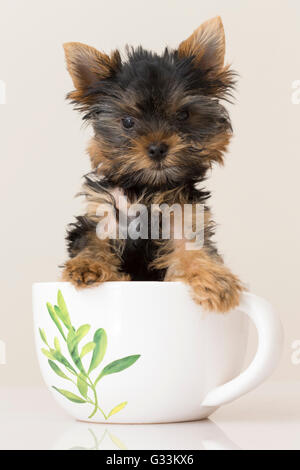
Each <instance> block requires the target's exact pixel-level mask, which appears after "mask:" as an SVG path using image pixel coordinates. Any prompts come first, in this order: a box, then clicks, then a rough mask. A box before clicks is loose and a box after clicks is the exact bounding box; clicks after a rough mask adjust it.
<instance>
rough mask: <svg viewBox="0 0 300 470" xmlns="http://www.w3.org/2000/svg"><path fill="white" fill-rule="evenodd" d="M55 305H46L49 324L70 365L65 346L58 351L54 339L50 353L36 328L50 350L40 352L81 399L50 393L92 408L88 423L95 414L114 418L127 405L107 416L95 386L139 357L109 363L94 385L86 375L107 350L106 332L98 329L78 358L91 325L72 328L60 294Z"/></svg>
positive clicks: (138, 355)
mask: <svg viewBox="0 0 300 470" xmlns="http://www.w3.org/2000/svg"><path fill="white" fill-rule="evenodd" d="M57 304H58V305H54V307H53V305H52V304H51V303H49V302H48V303H47V304H46V305H47V309H48V312H49V315H50V317H51V319H52V321H53V322H54V324H55V325H56V327H57V329H58V331H59V332H60V334H61V335H62V337H63V339H64V340H65V342H66V343H67V344H66V345H67V348H68V353H69V356H67V357H71V362H72V364H71V363H70V362H69V360H70V359H67V358H66V357H65V355H64V354H65V353H64V354H62V351H64V346H63V347H62V348H61V344H60V341H59V339H58V338H57V336H55V337H54V340H53V343H54V348H53V349H52V348H51V346H49V344H48V341H47V337H46V333H45V331H44V330H43V329H41V328H39V334H40V337H41V339H42V341H43V343H44V344H45V345H46V346H47V347H48V348H49V349H46V348H42V349H41V351H42V353H43V354H44V355H45V356H46V357H47V359H48V364H49V366H50V368H51V369H52V371H53V372H54V373H55V374H56V375H58V376H59V377H61V378H63V379H65V380H69V381H70V382H72V383H73V384H74V385H77V389H78V390H79V393H80V395H81V396H78V395H75V394H74V393H73V392H70V391H68V390H64V389H60V388H57V387H55V386H53V389H54V390H56V391H57V392H58V393H60V394H61V395H63V396H64V397H65V398H67V399H68V400H70V401H72V402H74V403H80V404H82V403H88V404H90V405H93V407H94V408H93V410H92V412H91V414H90V415H89V418H90V419H92V417H93V416H94V415H95V414H96V413H97V412H100V413H101V414H102V416H103V418H104V419H105V420H107V419H108V418H109V417H111V416H113V415H114V414H116V413H119V412H120V411H121V410H122V409H123V408H125V406H126V405H127V402H126V401H124V402H122V403H120V404H119V405H116V406H115V407H114V408H112V410H111V411H110V412H109V414H108V415H106V414H105V412H104V410H103V409H102V407H101V406H100V404H99V397H98V395H97V390H96V385H97V383H98V382H99V380H100V379H101V378H102V377H104V376H105V375H110V374H115V373H116V372H121V371H123V370H125V369H127V368H128V367H130V366H132V365H133V364H134V363H135V362H136V361H137V360H138V359H139V357H140V354H136V355H132V356H127V357H123V358H122V359H118V360H116V361H113V362H111V363H110V364H108V365H106V366H105V367H104V368H103V369H102V371H101V372H100V374H99V371H98V372H97V374H99V375H98V377H97V379H96V381H94V380H93V379H92V378H91V377H90V375H89V374H90V372H91V371H93V370H95V369H96V368H98V366H99V365H100V364H101V362H102V361H103V358H104V356H105V353H106V349H107V335H106V331H105V330H104V329H103V328H99V329H98V330H96V332H95V333H94V337H93V341H89V342H87V343H86V344H85V345H84V346H83V347H82V349H81V353H80V355H79V351H78V349H79V343H80V341H82V339H83V338H84V337H85V336H86V335H87V334H88V333H89V331H90V329H91V325H88V324H85V325H81V326H79V328H78V329H77V328H75V327H74V326H73V325H72V322H71V318H70V315H69V312H68V309H67V306H66V303H65V300H64V298H63V295H62V293H61V291H60V290H59V291H58V293H57ZM65 327H66V328H67V330H68V331H67V333H66V334H65V332H64V331H66V330H65V329H64V328H65ZM89 353H92V354H91V356H92V357H91V360H90V365H89V369H88V372H86V370H85V368H84V366H83V364H82V358H84V357H85V356H86V355H87V354H89ZM57 363H59V364H57ZM73 363H74V364H73ZM60 364H62V365H63V366H64V368H65V369H63V370H62V369H61V366H60ZM75 366H76V369H75ZM66 373H70V374H72V376H73V377H68V375H66ZM75 379H76V380H75ZM89 392H90V393H91V396H89ZM116 444H117V443H116ZM117 445H118V446H119V447H120V448H123V447H122V446H120V445H119V444H117Z"/></svg>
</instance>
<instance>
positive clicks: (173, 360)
mask: <svg viewBox="0 0 300 470" xmlns="http://www.w3.org/2000/svg"><path fill="white" fill-rule="evenodd" d="M253 299H254V300H253ZM257 299H258V300H257ZM254 301H256V302H258V303H259V305H258V307H259V308H260V309H261V310H262V309H263V310H265V311H266V312H267V313H264V314H262V317H263V318H264V322H265V325H262V326H261V325H260V326H258V323H259V320H256V319H255V318H254V317H255V314H254V313H253V312H252V313H251V314H250V313H249V311H251V308H252V307H253V305H252V304H253V302H254ZM264 302H265V304H264ZM254 303H255V302H254ZM248 304H249V305H248ZM259 308H258V309H259ZM247 309H248V310H249V311H248V312H246V313H248V315H249V316H250V317H251V318H252V319H253V321H254V323H255V324H256V326H257V327H258V333H259V338H260V332H261V334H264V331H263V330H264V328H265V329H266V328H268V325H270V324H271V323H272V325H273V327H274V332H273V334H272V335H271V338H269V340H268V338H267V349H268V341H269V343H270V346H269V350H268V351H267V354H266V351H262V350H260V348H259V350H258V352H257V355H256V356H258V357H256V364H253V363H252V364H251V366H250V367H249V368H248V369H247V371H245V372H243V373H242V375H241V376H240V378H239V377H238V378H237V379H234V380H231V379H233V378H234V377H236V376H237V375H238V374H239V373H240V371H241V368H242V364H243V361H244V357H245V353H246V345H247V336H248V318H247V315H245V311H246V310H247ZM33 310H34V330H35V337H36V349H37V354H38V359H39V364H40V368H41V371H42V374H43V377H44V380H45V382H46V384H47V386H48V388H49V390H51V392H52V393H53V396H54V397H55V399H56V400H57V401H58V403H59V404H60V405H61V406H62V407H63V408H64V409H65V410H66V411H67V412H68V413H69V414H70V415H72V416H74V417H75V418H77V419H78V420H82V421H91V422H102V423H103V422H111V423H164V422H177V421H192V420H198V419H203V418H206V417H208V416H209V415H210V414H211V413H212V412H213V411H214V410H215V409H216V408H217V407H218V406H219V405H220V404H221V402H228V401H230V400H232V399H234V398H235V397H237V396H239V395H241V394H242V393H245V392H246V391H248V390H249V389H251V388H254V387H255V386H256V385H257V384H258V383H259V382H261V381H262V380H263V379H264V378H265V377H266V376H267V375H268V374H269V372H270V371H271V369H273V368H274V366H275V364H276V363H277V356H276V354H275V356H276V357H274V356H273V359H272V360H271V361H270V355H271V351H270V348H273V346H274V341H277V343H278V347H279V349H280V340H281V329H280V324H279V320H278V318H277V317H276V315H275V314H274V312H273V311H271V308H270V306H269V304H267V303H266V301H264V300H263V299H259V298H258V297H256V296H253V294H243V298H242V302H241V307H238V308H236V309H235V310H233V311H231V312H228V313H227V314H225V315H222V314H217V313H207V312H204V311H203V310H202V309H201V307H200V306H199V305H196V304H195V303H194V301H193V300H192V298H191V296H190V292H189V288H188V286H186V285H184V284H182V283H180V282H107V283H104V284H103V285H101V286H99V287H94V288H89V289H85V290H76V289H75V288H74V287H73V286H72V285H71V284H70V283H66V282H49V283H36V284H34V285H33ZM276 322H277V323H276ZM267 323H268V324H267ZM274 325H275V326H274ZM273 349H274V348H273ZM263 355H264V357H262V356H263ZM266 356H268V357H266ZM257 359H258V363H257ZM268 361H269V362H268ZM254 362H255V361H254ZM266 362H268V364H267V366H266ZM263 363H264V364H263ZM251 367H252V369H251ZM255 373H256V375H257V379H255ZM245 374H246V377H245ZM253 374H254V375H253ZM230 381H231V382H230ZM227 382H229V383H227ZM237 382H239V383H237ZM222 384H225V385H222ZM226 386H227V388H226ZM228 387H229V388H228ZM238 388H239V390H237V389H238ZM234 389H236V390H234ZM223 390H224V392H223Z"/></svg>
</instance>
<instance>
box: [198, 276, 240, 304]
mask: <svg viewBox="0 0 300 470" xmlns="http://www.w3.org/2000/svg"><path fill="white" fill-rule="evenodd" d="M190 284H191V287H192V289H193V298H194V300H195V301H196V302H197V303H199V304H200V305H201V306H202V307H203V308H204V309H205V310H209V311H214V312H220V313H225V312H227V311H229V310H231V309H233V308H235V307H236V306H237V305H238V304H239V302H240V294H241V292H242V290H243V286H242V284H241V282H240V281H239V279H238V278H237V277H236V276H235V275H234V274H232V273H231V272H230V271H228V270H224V272H223V273H220V272H218V273H208V274H207V275H206V276H203V277H199V278H198V277H196V278H194V279H193V280H192V282H191V283H190Z"/></svg>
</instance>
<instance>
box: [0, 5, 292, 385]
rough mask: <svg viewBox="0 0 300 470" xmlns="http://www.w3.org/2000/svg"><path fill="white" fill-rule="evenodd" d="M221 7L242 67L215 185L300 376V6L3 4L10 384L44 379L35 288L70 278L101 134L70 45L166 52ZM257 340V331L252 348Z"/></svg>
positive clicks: (4, 254) (237, 255)
mask: <svg viewBox="0 0 300 470" xmlns="http://www.w3.org/2000/svg"><path fill="white" fill-rule="evenodd" d="M217 14H220V15H221V16H222V19H223V22H224V26H225V31H226V36H227V59H228V60H229V61H232V62H233V65H234V68H235V69H236V70H238V72H239V73H240V75H241V78H240V82H239V87H238V91H237V94H236V96H237V101H236V105H235V106H234V107H230V108H232V109H231V113H232V119H233V124H234V130H235V138H234V140H233V142H232V145H231V149H230V153H229V155H228V157H227V164H226V166H225V168H223V169H215V171H214V172H213V175H212V178H211V180H210V181H209V183H208V185H209V187H210V188H211V189H212V191H213V197H212V201H211V205H212V207H213V211H214V214H215V218H216V220H217V222H218V224H219V228H218V233H217V240H218V243H219V247H220V248H221V251H222V252H223V253H224V255H225V259H226V261H227V263H228V264H229V266H231V268H232V269H233V270H234V271H235V272H236V273H238V274H239V275H240V276H241V278H242V279H243V280H244V281H246V282H247V284H248V285H249V287H250V288H251V290H252V291H253V292H255V293H257V294H259V295H262V296H264V297H266V298H268V299H269V300H271V301H272V303H273V304H274V306H275V307H276V309H277V310H278V311H279V312H280V314H281V316H282V320H283V323H284V327H285V333H286V338H285V351H284V355H283V358H282V361H281V364H280V367H279V368H278V370H277V372H276V373H275V374H274V376H273V379H282V380H299V377H300V365H299V366H298V367H296V366H294V365H292V364H291V360H290V356H291V351H292V350H291V343H292V341H293V340H295V339H299V338H300V315H299V261H300V252H299V235H300V233H299V232H300V222H299V192H300V191H299V174H300V163H299V122H300V105H298V106H297V105H295V104H292V102H291V96H292V82H293V81H294V80H300V54H299V50H298V48H299V44H300V28H299V26H300V3H299V1H297V0H295V1H292V0H290V1H287V0H286V1H283V0H281V1H276V0H249V1H248V0H246V1H245V0H244V1H241V0H236V1H234V0H232V1H229V0H226V1H224V0H223V1H221V0H220V1H213V0H207V1H203V0H202V1H199V0H186V1H185V2H183V1H182V0H180V1H179V0H172V1H171V0H168V1H167V0H163V1H162V0H152V1H142V0H127V1H115V0H112V1H110V2H108V1H102V0H51V1H50V0H48V1H43V2H41V1H40V0H26V1H25V0H18V1H16V0H1V3H0V79H1V80H4V81H5V83H6V87H7V103H6V104H2V105H0V121H1V122H0V133H1V137H0V155H1V184H0V191H1V252H0V253H1V254H0V256H1V271H0V276H1V283H0V286H1V298H0V299H1V313H0V315H1V316H0V339H1V340H3V341H5V342H6V348H7V364H6V365H0V383H1V384H24V385H29V384H37V383H40V382H41V379H40V374H39V370H38V367H37V362H36V359H35V354H34V348H33V334H32V313H31V284H32V282H33V281H49V280H56V279H57V277H58V274H59V269H58V268H57V266H58V264H59V263H61V262H63V260H64V259H65V243H64V236H65V226H66V224H67V223H68V222H71V221H72V216H73V215H75V214H78V213H79V212H80V211H81V210H82V204H81V201H80V200H79V199H78V200H76V199H74V198H73V196H74V194H75V193H76V192H77V191H78V190H79V188H80V181H81V176H82V175H83V174H84V173H85V172H86V171H87V170H88V168H89V165H88V160H87V157H86V156H85V146H86V142H87V140H88V136H89V131H88V130H86V129H83V128H82V127H81V121H80V117H79V116H78V115H77V114H76V113H75V112H73V111H72V109H71V107H70V106H69V105H68V104H67V103H66V102H65V101H64V95H65V94H66V92H67V91H69V90H70V89H71V86H72V85H71V79H70V78H69V76H68V74H67V72H66V70H65V66H64V57H63V50H62V47H61V44H62V43H63V42H65V41H81V42H85V43H87V44H90V45H93V46H95V47H98V48H99V49H102V50H105V51H109V50H111V49H112V48H115V47H122V46H124V44H125V43H126V42H128V43H129V44H133V45H138V44H140V43H141V44H142V45H143V46H145V47H147V48H152V49H154V50H156V51H160V50H162V48H163V47H164V46H165V45H166V44H169V45H170V46H173V47H176V46H177V44H178V43H179V42H180V41H181V40H182V39H184V38H186V37H187V36H188V35H189V34H190V33H191V32H192V31H193V29H195V28H196V27H197V26H198V25H199V24H200V23H201V22H202V21H204V20H206V19H208V18H210V17H212V16H215V15H217ZM254 346H255V336H254V334H253V333H252V337H251V342H250V348H249V357H250V355H251V354H252V352H253V349H254Z"/></svg>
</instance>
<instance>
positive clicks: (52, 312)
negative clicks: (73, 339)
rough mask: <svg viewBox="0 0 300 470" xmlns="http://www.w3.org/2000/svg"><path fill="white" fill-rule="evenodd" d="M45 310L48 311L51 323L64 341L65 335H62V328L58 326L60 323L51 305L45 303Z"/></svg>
mask: <svg viewBox="0 0 300 470" xmlns="http://www.w3.org/2000/svg"><path fill="white" fill-rule="evenodd" d="M46 305H47V309H48V312H49V315H50V317H51V318H52V320H53V322H54V323H55V325H56V326H57V328H58V330H59V332H60V334H61V335H62V337H63V338H64V340H65V341H66V337H65V334H64V331H63V329H62V326H61V324H60V321H59V318H58V316H57V315H56V313H55V311H54V308H53V305H51V304H50V303H49V302H47V304H46Z"/></svg>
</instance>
